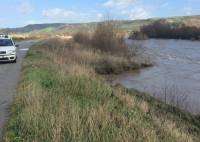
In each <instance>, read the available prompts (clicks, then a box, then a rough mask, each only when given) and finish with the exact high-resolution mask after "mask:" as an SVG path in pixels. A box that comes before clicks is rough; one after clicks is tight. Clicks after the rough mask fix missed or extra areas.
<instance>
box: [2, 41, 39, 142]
mask: <svg viewBox="0 0 200 142" xmlns="http://www.w3.org/2000/svg"><path fill="white" fill-rule="evenodd" d="M34 42H35V41H25V42H20V43H19V45H20V46H19V47H18V48H17V56H18V60H17V63H15V64H13V63H0V141H2V133H3V128H4V126H5V123H6V121H7V120H8V117H9V107H10V105H11V104H12V101H13V97H14V95H15V94H16V87H17V83H18V81H19V76H20V70H21V64H22V60H23V58H24V56H25V55H26V53H27V51H28V49H29V48H30V47H31V45H33V43H34Z"/></svg>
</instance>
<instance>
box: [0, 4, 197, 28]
mask: <svg viewBox="0 0 200 142" xmlns="http://www.w3.org/2000/svg"><path fill="white" fill-rule="evenodd" d="M0 2H1V3H0V10H1V16H0V28H5V27H18V26H24V25H27V24H35V23H54V22H65V23H77V22H91V21H100V20H103V19H105V17H107V15H109V16H110V17H111V18H112V19H132V20H133V19H146V18H151V17H170V16H180V15H198V14H199V15H200V0H0Z"/></svg>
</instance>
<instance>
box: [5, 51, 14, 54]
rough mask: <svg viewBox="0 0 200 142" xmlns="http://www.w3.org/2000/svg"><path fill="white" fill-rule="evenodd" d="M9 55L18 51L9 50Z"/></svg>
mask: <svg viewBox="0 0 200 142" xmlns="http://www.w3.org/2000/svg"><path fill="white" fill-rule="evenodd" d="M7 54H16V51H15V50H9V51H7Z"/></svg>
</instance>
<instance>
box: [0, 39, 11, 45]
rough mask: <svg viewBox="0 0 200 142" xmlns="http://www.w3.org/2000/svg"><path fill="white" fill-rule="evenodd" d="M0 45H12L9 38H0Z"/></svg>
mask: <svg viewBox="0 0 200 142" xmlns="http://www.w3.org/2000/svg"><path fill="white" fill-rule="evenodd" d="M0 46H13V42H12V40H11V39H0Z"/></svg>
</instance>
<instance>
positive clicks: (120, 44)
mask: <svg viewBox="0 0 200 142" xmlns="http://www.w3.org/2000/svg"><path fill="white" fill-rule="evenodd" d="M117 33H118V30H117V26H116V25H115V24H114V23H113V22H104V23H100V24H99V25H98V26H97V28H96V30H95V32H94V35H93V37H92V44H93V46H94V47H96V48H97V49H100V50H101V51H105V52H111V53H117V54H119V53H120V54H124V53H125V54H126V53H127V49H128V47H127V45H126V44H125V41H124V39H123V37H120V36H117Z"/></svg>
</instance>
